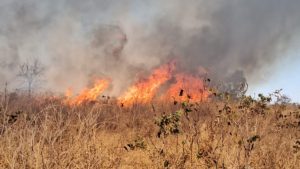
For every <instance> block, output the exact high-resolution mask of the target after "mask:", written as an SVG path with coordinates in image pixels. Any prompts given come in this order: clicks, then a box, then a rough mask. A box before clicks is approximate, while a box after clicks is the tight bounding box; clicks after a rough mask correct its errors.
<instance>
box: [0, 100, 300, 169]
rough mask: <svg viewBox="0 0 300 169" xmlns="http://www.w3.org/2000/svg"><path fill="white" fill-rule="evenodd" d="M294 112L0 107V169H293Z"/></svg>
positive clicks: (226, 105)
mask: <svg viewBox="0 0 300 169" xmlns="http://www.w3.org/2000/svg"><path fill="white" fill-rule="evenodd" d="M299 112H300V109H299V107H298V106H297V105H291V104H282V105H269V104H268V101H266V100H263V99H260V100H256V101H255V100H252V99H250V98H248V97H245V98H243V99H240V100H239V101H228V100H226V101H225V100H224V101H210V102H203V103H197V104H192V103H188V102H184V103H178V104H176V105H174V104H173V103H152V104H149V105H144V106H142V105H134V106H133V107H131V108H123V107H120V106H118V105H117V104H116V103H115V102H114V101H103V102H99V103H89V104H86V105H82V106H78V107H69V106H65V105H63V104H62V101H61V99H48V98H46V97H40V96H37V97H36V98H32V99H24V98H21V97H20V98H15V99H13V100H11V101H10V102H9V103H8V104H5V103H3V104H2V106H1V119H0V120H1V126H0V132H1V133H0V168H151V169H152V168H229V169H230V168H240V169H243V168H244V169H246V168H280V169H281V168H289V169H293V168H295V169H296V168H298V167H299V164H300V113H299Z"/></svg>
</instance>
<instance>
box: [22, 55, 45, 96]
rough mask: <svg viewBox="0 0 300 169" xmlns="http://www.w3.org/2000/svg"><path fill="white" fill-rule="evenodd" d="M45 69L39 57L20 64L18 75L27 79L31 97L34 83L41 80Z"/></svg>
mask: <svg viewBox="0 0 300 169" xmlns="http://www.w3.org/2000/svg"><path fill="white" fill-rule="evenodd" d="M44 70H45V68H44V67H43V66H42V64H41V63H40V62H39V60H38V59H34V60H33V61H32V62H30V63H29V62H25V63H23V64H22V65H20V66H19V73H18V76H19V77H21V78H22V79H23V80H24V81H25V83H26V85H27V92H28V96H29V97H30V96H31V94H32V89H33V86H34V84H35V83H36V82H37V81H38V80H39V78H40V76H41V75H42V74H43V73H44Z"/></svg>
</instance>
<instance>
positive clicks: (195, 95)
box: [65, 61, 210, 107]
mask: <svg viewBox="0 0 300 169" xmlns="http://www.w3.org/2000/svg"><path fill="white" fill-rule="evenodd" d="M205 83H206V82H205V80H204V77H201V76H195V75H192V74H187V73H178V72H177V71H176V62H175V61H171V62H169V63H168V64H164V65H161V66H159V67H157V68H156V69H154V70H153V71H152V72H151V73H150V75H149V76H148V77H145V78H141V79H138V80H137V82H135V83H134V84H133V85H132V86H130V87H129V88H128V89H127V90H126V91H125V92H124V93H123V94H121V95H120V96H118V97H117V98H116V100H117V101H118V103H119V104H120V105H121V106H125V107H130V106H132V105H134V104H149V103H151V102H152V101H154V100H158V101H168V100H169V101H170V100H172V101H176V102H178V101H183V100H187V99H188V100H189V101H190V102H199V101H200V102H202V101H206V100H207V99H208V98H209V95H210V92H209V90H208V86H207V84H205ZM162 86H164V88H166V89H161V88H162ZM108 87H109V81H108V80H103V79H101V80H96V82H95V84H94V86H92V87H91V88H86V89H84V90H83V91H81V92H80V93H79V94H78V95H77V96H73V92H72V90H71V89H70V88H69V89H67V91H66V92H65V97H66V99H65V103H66V104H68V105H77V106H78V105H81V104H84V103H87V102H95V101H97V99H99V97H100V96H101V94H102V93H103V92H104V91H105V90H106V89H107V88H108Z"/></svg>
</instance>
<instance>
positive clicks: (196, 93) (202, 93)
mask: <svg viewBox="0 0 300 169" xmlns="http://www.w3.org/2000/svg"><path fill="white" fill-rule="evenodd" d="M175 78H176V82H175V83H174V84H172V85H171V86H170V88H169V89H168V90H167V92H166V94H165V95H164V96H163V98H165V99H171V98H173V99H174V100H176V101H185V100H190V101H192V102H197V101H205V100H206V99H207V98H208V96H209V93H208V91H207V90H206V89H205V85H204V82H203V79H201V78H199V77H196V76H193V75H189V74H184V73H180V74H177V75H175Z"/></svg>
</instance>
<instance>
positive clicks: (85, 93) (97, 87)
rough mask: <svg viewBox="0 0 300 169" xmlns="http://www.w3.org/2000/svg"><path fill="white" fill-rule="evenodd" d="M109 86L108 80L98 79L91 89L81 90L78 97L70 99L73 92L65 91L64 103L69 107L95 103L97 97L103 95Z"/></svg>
mask: <svg viewBox="0 0 300 169" xmlns="http://www.w3.org/2000/svg"><path fill="white" fill-rule="evenodd" d="M108 86H109V80H106V79H100V80H96V81H95V83H94V85H93V87H92V88H90V89H88V88H86V89H84V90H82V91H81V92H80V93H79V95H78V96H76V97H74V98H72V95H73V92H72V90H71V89H68V90H67V91H66V94H65V96H66V100H65V102H66V103H67V104H69V105H80V104H82V103H85V102H92V101H96V100H97V97H98V96H99V95H100V94H101V93H103V91H104V90H105V89H107V87H108Z"/></svg>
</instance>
